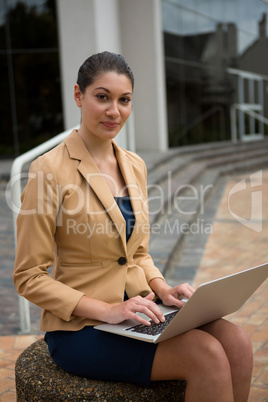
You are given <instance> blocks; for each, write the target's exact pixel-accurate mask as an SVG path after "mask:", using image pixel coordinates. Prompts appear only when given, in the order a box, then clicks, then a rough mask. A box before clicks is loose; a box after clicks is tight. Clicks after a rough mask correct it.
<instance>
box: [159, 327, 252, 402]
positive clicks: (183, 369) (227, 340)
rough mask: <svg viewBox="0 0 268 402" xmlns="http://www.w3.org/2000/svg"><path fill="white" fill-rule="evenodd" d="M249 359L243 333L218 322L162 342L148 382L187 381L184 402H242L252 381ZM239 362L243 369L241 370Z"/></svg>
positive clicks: (245, 337) (250, 361) (246, 340)
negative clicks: (185, 401)
mask: <svg viewBox="0 0 268 402" xmlns="http://www.w3.org/2000/svg"><path fill="white" fill-rule="evenodd" d="M222 331H223V333H222ZM224 331H227V334H225V333H224ZM246 356H247V357H246ZM251 356H252V355H251V352H250V342H249V341H248V338H247V336H246V335H245V334H244V333H243V332H242V330H240V329H239V328H238V327H236V326H234V325H233V324H230V323H228V322H227V321H224V320H218V321H215V322H214V323H211V324H208V325H206V326H203V327H202V329H195V330H192V331H189V332H186V333H184V334H182V335H179V336H176V337H174V338H172V339H169V340H167V341H164V342H161V343H160V344H159V345H158V348H157V350H156V354H155V358H154V362H153V367H152V371H151V380H155V381H156V380H171V379H184V380H186V381H187V388H186V400H187V401H195V402H196V401H199V400H200V401H207V402H209V401H213V402H214V401H215V400H217V402H221V401H222V402H223V401H226V402H231V401H243V402H245V401H247V395H248V391H249V384H250V378H251V369H252V357H251ZM240 359H242V364H243V365H244V368H243V369H242V370H241V366H240V362H241V360H240ZM239 368H240V371H239ZM242 372H243V373H242ZM242 383H243V386H244V388H243V387H242ZM245 383H246V384H245ZM242 388H243V389H242ZM215 398H216V399H215ZM234 398H235V399H234Z"/></svg>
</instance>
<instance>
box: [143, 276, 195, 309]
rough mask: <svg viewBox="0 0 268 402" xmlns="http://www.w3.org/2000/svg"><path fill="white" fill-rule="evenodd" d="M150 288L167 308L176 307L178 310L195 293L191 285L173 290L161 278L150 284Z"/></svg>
mask: <svg viewBox="0 0 268 402" xmlns="http://www.w3.org/2000/svg"><path fill="white" fill-rule="evenodd" d="M150 286H151V288H152V289H153V290H154V291H155V293H156V294H157V295H158V297H159V298H160V299H161V300H162V302H163V303H164V304H165V305H166V306H175V307H178V308H181V307H182V306H183V305H184V302H183V301H182V299H184V298H187V299H190V297H191V296H192V294H193V293H194V291H195V290H194V288H193V287H192V286H191V285H189V283H184V284H182V285H178V286H175V287H174V288H172V287H171V286H169V285H168V284H167V283H165V282H164V281H163V280H162V279H160V278H155V279H153V280H152V281H151V282H150Z"/></svg>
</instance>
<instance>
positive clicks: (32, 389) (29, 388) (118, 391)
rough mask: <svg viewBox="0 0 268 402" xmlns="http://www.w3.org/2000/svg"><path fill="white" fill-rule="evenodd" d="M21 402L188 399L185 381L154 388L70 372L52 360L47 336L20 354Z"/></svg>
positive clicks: (18, 387)
mask: <svg viewBox="0 0 268 402" xmlns="http://www.w3.org/2000/svg"><path fill="white" fill-rule="evenodd" d="M15 375H16V391H17V402H32V401H39V402H41V401H53V402H56V401H98V402H100V401H101V402H102V401H103V402H104V401H110V402H117V401H132V402H135V401H137V402H138V401H139V402H140V401H150V402H154V401H159V402H163V401H169V402H170V401H179V402H180V401H184V399H185V398H184V391H185V384H186V383H185V382H184V381H161V382H160V381H159V382H153V383H152V385H151V386H150V387H144V386H137V385H135V384H129V383H123V382H110V381H96V380H91V379H88V378H83V377H79V376H75V375H72V374H69V373H67V372H65V371H64V370H62V369H61V368H59V367H58V366H57V365H56V364H55V363H54V362H53V360H52V359H51V357H50V355H49V352H48V348H47V345H46V343H45V341H44V340H43V339H40V340H38V341H37V342H35V343H33V344H32V345H31V346H29V347H28V348H27V349H25V350H24V351H23V352H22V354H21V355H20V356H19V357H18V359H17V361H16V367H15Z"/></svg>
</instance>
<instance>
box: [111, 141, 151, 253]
mask: <svg viewBox="0 0 268 402" xmlns="http://www.w3.org/2000/svg"><path fill="white" fill-rule="evenodd" d="M113 146H114V149H115V152H116V158H117V161H118V164H119V167H120V170H121V173H122V175H123V178H124V180H125V183H126V186H127V188H128V193H129V196H130V199H131V205H132V209H133V212H134V215H135V225H134V228H133V232H132V234H131V236H130V238H129V240H128V243H127V247H128V250H129V252H130V254H131V250H132V249H133V250H135V249H136V248H137V244H138V243H139V242H140V237H139V236H138V235H137V234H138V233H139V231H140V230H141V228H142V222H143V221H142V219H143V218H142V210H143V202H144V200H143V199H142V196H141V189H140V186H139V184H138V182H137V178H136V175H135V173H134V171H133V166H132V163H131V162H130V160H129V159H128V157H127V154H126V152H125V151H124V150H123V149H122V148H120V147H119V146H118V145H117V144H116V143H115V142H113Z"/></svg>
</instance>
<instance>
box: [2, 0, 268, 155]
mask: <svg viewBox="0 0 268 402" xmlns="http://www.w3.org/2000/svg"><path fill="white" fill-rule="evenodd" d="M267 12H268V4H267V2H266V0H187V1H186V0H135V1H133V0H77V1H73V0H0V82H1V84H0V85H1V88H2V94H5V96H4V97H2V99H1V102H0V155H1V156H4V155H16V154H19V153H22V152H24V151H25V150H27V149H30V148H32V147H33V146H35V145H37V144H38V143H40V142H43V141H44V140H46V139H48V138H51V137H52V136H54V135H56V134H58V133H60V132H61V131H63V130H65V129H69V128H72V127H73V126H76V125H77V124H79V121H80V110H79V109H77V107H76V105H75V103H74V100H73V87H74V84H75V82H76V76H77V71H78V69H79V66H80V65H81V64H82V62H83V61H84V60H85V59H86V58H87V57H88V56H89V55H90V54H93V53H96V52H101V51H103V50H109V51H112V52H116V53H121V54H123V55H124V57H125V58H126V60H127V62H128V63H129V65H130V66H131V68H132V70H133V72H134V75H135V91H134V100H133V115H132V118H131V119H130V121H129V123H128V124H127V126H126V128H125V129H124V131H123V132H122V133H120V135H119V138H118V142H119V143H120V144H121V145H122V146H124V147H127V148H129V149H136V150H158V151H163V150H166V149H167V148H168V147H171V146H180V145H183V144H193V143H200V142H205V141H221V140H228V139H230V138H231V134H230V108H231V105H232V104H233V103H235V102H240V103H258V104H259V103H260V102H261V104H262V113H263V114H264V115H266V116H268V110H267V105H268V99H267V96H268V90H267V88H268V86H267V85H268V82H267V80H266V78H267V76H268V70H267V69H268V52H267V40H268V39H267V17H266V16H267ZM234 70H235V74H234ZM239 71H248V72H251V73H254V74H257V76H258V77H261V78H260V79H259V81H261V85H259V86H258V88H256V89H255V86H256V85H257V84H256V82H255V81H254V80H253V83H252V80H248V81H250V82H249V83H248V82H247V80H245V81H244V82H243V85H245V91H243V94H242V95H243V96H242V98H241V85H240V87H239V83H238V81H239V79H240V78H241V74H242V73H239ZM259 81H258V82H259ZM239 93H240V95H239ZM239 96H240V97H239ZM245 119H246V120H245V124H244V127H246V128H247V126H248V124H249V123H248V120H247V117H245ZM261 129H262V131H263V132H265V127H262V128H261Z"/></svg>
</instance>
